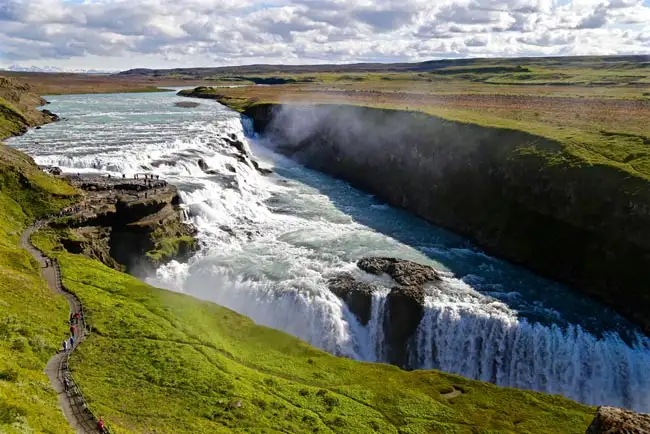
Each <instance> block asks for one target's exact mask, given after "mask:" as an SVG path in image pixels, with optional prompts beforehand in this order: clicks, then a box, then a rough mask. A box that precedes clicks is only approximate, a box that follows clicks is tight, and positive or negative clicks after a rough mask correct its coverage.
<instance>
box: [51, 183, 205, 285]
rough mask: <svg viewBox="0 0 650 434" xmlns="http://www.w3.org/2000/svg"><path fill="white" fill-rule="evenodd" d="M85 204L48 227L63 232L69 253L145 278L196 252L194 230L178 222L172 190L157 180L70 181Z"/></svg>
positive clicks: (174, 189)
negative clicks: (168, 264)
mask: <svg viewBox="0 0 650 434" xmlns="http://www.w3.org/2000/svg"><path fill="white" fill-rule="evenodd" d="M70 180H71V182H72V183H73V184H75V185H77V186H78V187H79V188H80V189H81V190H83V191H84V192H85V199H84V201H83V202H81V203H80V204H79V205H78V206H76V207H74V208H73V209H71V210H69V213H68V214H70V215H69V216H66V217H64V218H62V219H59V220H57V221H55V222H54V223H53V224H52V225H53V226H54V227H56V228H60V229H68V231H67V236H66V237H63V238H62V240H61V241H62V243H63V245H64V247H65V248H66V249H67V250H68V251H70V252H72V253H82V254H85V255H87V256H89V257H92V258H94V259H97V260H99V261H101V262H103V263H104V264H106V265H108V266H110V267H113V268H116V269H119V270H121V271H127V272H129V273H131V274H134V275H137V276H145V275H147V274H149V273H151V272H152V271H153V270H155V268H157V267H159V266H160V265H162V264H163V263H165V262H168V261H170V260H172V259H178V260H186V259H188V258H189V256H190V255H191V254H192V253H193V252H194V251H195V250H196V249H197V247H198V246H197V243H196V240H195V238H194V236H195V232H196V231H195V229H194V228H193V227H192V226H191V225H188V224H185V223H183V221H182V220H183V219H182V215H181V210H180V209H179V202H180V198H179V196H178V192H177V190H176V188H175V187H173V186H171V185H169V184H167V183H166V182H164V181H160V180H153V179H150V180H148V181H147V180H144V179H143V176H140V177H139V179H137V180H135V179H133V180H125V179H115V178H113V179H110V178H106V177H99V176H86V177H83V176H82V177H70Z"/></svg>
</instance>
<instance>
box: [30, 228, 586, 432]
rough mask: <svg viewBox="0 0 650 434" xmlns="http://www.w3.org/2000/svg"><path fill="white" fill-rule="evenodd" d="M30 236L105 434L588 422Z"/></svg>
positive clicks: (572, 410) (580, 409)
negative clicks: (51, 269) (261, 319)
mask: <svg viewBox="0 0 650 434" xmlns="http://www.w3.org/2000/svg"><path fill="white" fill-rule="evenodd" d="M34 240H35V242H36V243H37V244H38V245H40V247H41V248H43V249H45V250H49V251H51V252H53V254H55V255H57V257H58V259H59V261H60V264H61V268H62V271H63V277H64V284H65V286H66V288H68V289H69V290H71V291H73V292H74V293H75V294H76V295H77V296H78V297H79V298H80V300H81V301H82V303H83V304H84V306H85V309H86V312H87V315H88V318H89V322H90V323H91V324H92V325H93V328H94V333H93V334H92V335H91V336H90V338H89V339H87V340H86V341H85V342H84V343H83V345H81V346H80V347H79V349H78V350H77V351H76V352H75V353H74V354H73V356H72V358H71V362H70V364H71V369H72V370H73V375H74V378H75V381H77V382H78V383H79V384H80V385H81V388H82V389H83V390H84V394H85V396H86V397H87V399H88V400H89V402H90V405H91V406H92V408H93V411H94V412H95V413H96V414H100V415H103V416H104V418H105V419H106V420H107V421H108V422H109V423H110V425H111V427H112V428H113V429H114V431H115V432H119V433H131V432H132V433H138V432H154V431H155V432H158V433H161V432H174V433H214V432H259V433H262V432H265V433H267V432H336V433H366V432H368V433H370V432H384V433H429V432H450V433H451V432H531V433H532V432H538V433H571V432H575V433H582V432H584V430H585V429H586V427H587V426H588V425H589V421H590V420H591V418H592V415H593V411H594V410H593V409H592V408H590V407H587V406H583V405H580V404H577V403H574V402H571V401H569V400H567V399H564V398H560V397H557V396H549V395H543V394H540V393H534V392H527V391H520V390H515V389H505V388H499V387H496V386H493V385H490V384H486V383H481V382H477V381H471V380H467V379H464V378H461V377H458V376H454V375H449V374H444V373H441V372H437V371H416V372H406V371H402V370H400V369H398V368H396V367H394V366H390V365H384V364H370V363H360V362H356V361H352V360H348V359H344V358H337V357H334V356H331V355H329V354H327V353H325V352H322V351H319V350H317V349H314V348H312V347H310V346H309V345H307V344H306V343H304V342H301V341H299V340H298V339H296V338H293V337H291V336H289V335H287V334H285V333H282V332H279V331H276V330H272V329H269V328H266V327H261V326H257V325H255V324H254V323H253V322H252V321H251V320H250V319H248V318H246V317H244V316H241V315H239V314H237V313H235V312H233V311H231V310H228V309H226V308H223V307H220V306H217V305H215V304H213V303H209V302H204V301H199V300H196V299H194V298H191V297H188V296H185V295H182V294H177V293H173V292H169V291H165V290H161V289H157V288H154V287H151V286H149V285H147V284H145V283H142V282H141V281H139V280H137V279H135V278H133V277H131V276H128V275H125V274H122V273H119V272H116V271H115V270H113V269H110V268H108V267H106V266H104V265H102V264H100V263H98V262H96V261H93V260H90V259H87V258H84V257H81V256H78V255H71V254H68V253H64V252H63V250H62V249H61V248H60V246H58V244H57V241H56V233H55V232H53V231H51V230H50V231H47V232H45V231H43V232H40V233H39V234H38V235H37V236H35V238H34ZM454 390H462V391H463V392H464V393H462V394H461V395H460V396H457V397H454V398H448V397H445V394H447V393H449V392H451V391H454Z"/></svg>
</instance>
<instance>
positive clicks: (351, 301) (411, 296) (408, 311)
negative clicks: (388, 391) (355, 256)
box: [328, 257, 440, 367]
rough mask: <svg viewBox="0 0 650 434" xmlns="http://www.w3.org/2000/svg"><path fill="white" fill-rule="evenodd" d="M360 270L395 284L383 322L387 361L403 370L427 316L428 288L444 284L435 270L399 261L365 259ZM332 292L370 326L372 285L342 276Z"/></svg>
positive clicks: (333, 283) (332, 283) (335, 280)
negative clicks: (409, 350)
mask: <svg viewBox="0 0 650 434" xmlns="http://www.w3.org/2000/svg"><path fill="white" fill-rule="evenodd" d="M357 267H358V268H359V269H361V270H363V271H365V272H367V273H370V274H374V275H377V276H382V275H387V276H388V277H390V278H391V279H392V281H393V282H394V283H395V286H393V287H392V288H391V291H390V292H389V294H388V296H387V300H386V308H387V309H386V310H385V316H384V318H383V319H382V320H383V328H384V336H385V338H386V344H387V354H386V356H387V360H388V362H389V363H392V364H394V365H397V366H401V367H409V366H408V365H407V354H408V347H409V344H410V343H411V340H412V338H413V335H414V334H415V331H416V330H417V328H418V326H419V324H420V321H421V320H422V316H423V314H424V296H425V294H426V290H425V285H427V284H432V285H435V284H436V282H438V281H440V273H439V272H438V271H437V270H435V269H434V268H431V267H428V266H426V265H421V264H418V263H415V262H411V261H406V260H402V259H395V258H376V257H371V258H362V259H360V260H359V261H358V262H357ZM328 283H329V288H330V290H331V291H332V292H333V293H334V294H336V295H337V296H338V297H339V298H341V299H342V300H343V301H345V302H346V304H347V305H348V308H349V309H350V311H351V312H352V313H354V314H355V316H356V317H357V319H358V320H359V322H360V323H361V324H363V325H366V324H368V322H369V321H370V318H371V312H372V294H373V292H374V291H375V290H376V289H377V287H376V286H374V285H373V284H372V283H368V282H363V281H360V280H358V279H355V278H354V277H353V276H352V275H350V274H341V275H339V276H335V277H333V278H331V279H330V280H329V282H328Z"/></svg>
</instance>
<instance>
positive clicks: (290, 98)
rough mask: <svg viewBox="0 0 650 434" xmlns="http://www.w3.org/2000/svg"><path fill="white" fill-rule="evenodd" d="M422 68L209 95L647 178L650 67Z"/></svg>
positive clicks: (330, 75) (588, 62) (620, 60)
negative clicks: (348, 114) (521, 138)
mask: <svg viewBox="0 0 650 434" xmlns="http://www.w3.org/2000/svg"><path fill="white" fill-rule="evenodd" d="M386 67H387V68H388V67H390V65H386ZM422 68H423V69H420V70H419V72H390V71H372V72H367V71H366V72H364V71H358V72H346V73H337V72H311V73H282V72H273V73H267V74H266V75H265V74H258V75H257V76H258V77H269V76H273V77H279V78H284V79H292V80H296V81H298V82H300V81H303V82H304V81H310V83H309V84H305V83H303V84H298V85H288V86H273V87H246V88H233V89H228V88H217V89H214V90H212V91H210V90H207V92H206V93H212V94H219V95H224V96H225V98H224V99H223V100H222V102H223V103H224V104H226V105H228V106H230V107H232V108H234V109H235V110H239V111H242V110H244V109H245V108H246V107H247V106H250V105H251V104H259V103H327V104H353V105H362V106H368V107H378V108H391V109H399V110H414V111H421V112H424V113H427V114H430V115H434V116H438V117H441V118H444V119H448V120H452V121H457V122H463V123H473V124H478V125H482V126H487V127H496V128H508V129H516V130H522V131H527V132H530V133H533V134H537V135H540V136H543V137H547V138H551V139H554V140H558V141H560V142H561V143H563V144H564V153H563V155H557V154H553V155H549V154H548V152H546V151H547V150H543V149H540V150H539V155H540V156H541V157H543V158H551V159H552V160H554V162H557V161H558V159H564V160H571V162H572V164H574V163H575V162H576V161H579V162H583V163H587V164H605V165H609V166H615V167H617V168H620V169H623V170H625V171H627V172H629V173H631V174H634V175H636V176H641V177H643V178H646V179H650V147H648V144H650V128H648V125H647V122H644V120H645V119H650V64H649V63H648V61H647V59H646V60H644V59H643V58H641V57H638V58H631V57H578V58H538V59H530V58H529V59H463V60H460V61H446V62H445V61H443V62H430V63H427V64H423V65H422ZM248 72H249V74H252V73H253V72H254V71H248ZM217 77H221V78H222V79H226V78H227V77H228V75H227V74H225V73H222V74H221V75H219V76H215V77H213V78H217Z"/></svg>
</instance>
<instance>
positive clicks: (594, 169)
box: [244, 104, 650, 334]
mask: <svg viewBox="0 0 650 434" xmlns="http://www.w3.org/2000/svg"><path fill="white" fill-rule="evenodd" d="M244 114H245V115H246V116H249V117H250V118H252V119H253V123H254V128H255V130H256V131H257V132H259V133H263V134H264V135H266V136H267V137H269V138H270V139H271V143H274V144H275V146H277V150H278V151H279V152H281V153H283V154H285V155H288V156H290V157H292V158H294V159H296V160H298V161H299V162H301V163H302V164H304V165H306V166H308V167H310V168H314V169H316V170H320V171H323V172H325V173H328V174H330V175H333V176H336V177H339V178H341V179H344V180H346V181H348V182H350V183H351V184H352V185H354V186H355V187H358V188H361V189H363V190H365V191H368V192H370V193H372V194H375V195H376V196H377V197H379V198H381V199H383V200H385V201H386V202H388V203H389V204H391V205H393V206H397V207H401V208H404V209H407V210H409V211H411V212H413V213H414V214H416V215H418V216H420V217H422V218H424V219H426V220H428V221H430V222H432V223H434V224H436V225H440V226H443V227H445V228H448V229H450V230H452V231H454V232H457V233H459V234H462V235H464V236H466V237H468V238H470V239H472V240H473V241H475V242H476V243H477V244H478V245H479V246H480V247H482V248H484V249H485V250H486V251H488V252H489V253H491V254H494V255H497V256H501V257H503V258H505V259H508V260H510V261H512V262H515V263H517V264H521V265H523V266H525V267H527V268H529V269H532V270H534V271H536V272H538V273H540V274H543V275H546V276H549V277H551V278H554V279H557V280H560V281H563V282H567V283H569V284H571V285H573V286H574V287H575V288H577V289H579V290H580V291H582V292H584V293H586V294H588V295H590V296H593V297H595V298H596V299H598V300H600V301H602V302H604V303H606V304H608V305H610V306H612V307H613V308H615V309H617V310H618V311H619V312H621V313H622V314H624V315H626V316H628V317H629V318H630V319H632V320H633V321H635V322H636V323H638V324H639V325H641V326H642V327H643V328H644V330H645V332H646V333H648V334H650V315H649V313H650V294H649V292H648V290H647V288H648V287H649V284H650V277H648V274H647V273H646V270H647V269H648V267H650V188H648V182H647V181H646V180H644V179H641V178H636V177H634V176H631V175H630V174H629V173H625V172H623V171H620V170H618V169H616V168H614V167H609V166H603V165H590V164H588V163H586V162H584V161H578V160H577V159H576V158H572V157H570V156H568V155H567V154H565V153H563V152H562V144H560V143H558V142H554V141H552V140H549V139H546V138H543V137H540V136H535V135H532V134H528V133H525V132H521V131H515V130H507V129H498V128H485V127H479V126H476V125H470V124H462V123H458V122H451V121H447V120H443V119H440V118H436V117H433V116H429V115H424V114H421V113H415V112H405V111H397V110H382V109H373V108H365V107H355V106H340V105H338V106H330V105H317V106H313V105H305V106H301V105H273V104H260V105H254V106H252V107H250V108H248V109H247V110H246V111H245V112H244Z"/></svg>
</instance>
